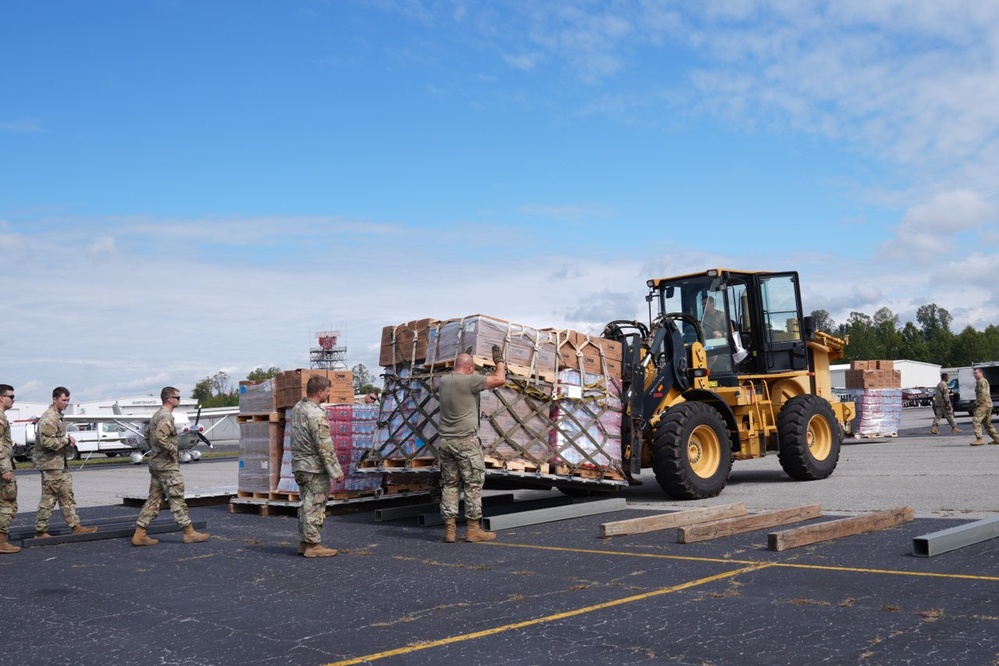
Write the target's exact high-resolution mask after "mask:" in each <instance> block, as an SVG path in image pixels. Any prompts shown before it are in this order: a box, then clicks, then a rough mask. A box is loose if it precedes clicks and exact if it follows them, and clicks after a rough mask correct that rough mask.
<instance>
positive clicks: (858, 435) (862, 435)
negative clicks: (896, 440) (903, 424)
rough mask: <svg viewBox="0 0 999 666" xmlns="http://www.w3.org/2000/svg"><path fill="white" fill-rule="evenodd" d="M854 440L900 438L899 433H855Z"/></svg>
mask: <svg viewBox="0 0 999 666" xmlns="http://www.w3.org/2000/svg"><path fill="white" fill-rule="evenodd" d="M853 437H854V439H882V438H885V437H898V433H897V432H864V433H854V434H853Z"/></svg>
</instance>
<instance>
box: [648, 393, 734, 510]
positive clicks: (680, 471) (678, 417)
mask: <svg viewBox="0 0 999 666" xmlns="http://www.w3.org/2000/svg"><path fill="white" fill-rule="evenodd" d="M652 469H653V471H654V472H655V473H656V481H657V482H658V483H659V487H660V488H662V489H663V492H665V493H666V494H667V495H669V496H670V497H673V498H675V499H685V500H686V499H704V498H706V497H714V496H715V495H717V494H718V493H720V492H721V491H722V489H723V488H725V484H726V483H728V473H729V472H730V471H731V470H732V447H731V445H730V443H729V436H728V430H726V428H725V421H724V419H722V416H721V414H719V413H718V412H717V411H716V410H715V409H713V408H711V407H710V406H708V405H705V404H702V403H699V402H684V403H681V404H679V405H676V406H674V407H670V408H669V409H668V410H667V411H666V413H665V414H664V415H663V418H662V420H660V421H659V423H658V424H657V425H656V429H655V436H654V438H653V440H652Z"/></svg>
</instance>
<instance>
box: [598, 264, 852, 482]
mask: <svg viewBox="0 0 999 666" xmlns="http://www.w3.org/2000/svg"><path fill="white" fill-rule="evenodd" d="M647 285H648V288H649V293H648V295H647V296H646V301H648V304H649V323H648V325H646V324H645V323H643V322H639V321H614V322H611V323H609V324H607V326H606V328H605V329H604V332H603V337H605V338H610V339H613V340H618V341H620V342H621V343H622V345H623V349H624V363H623V371H624V394H623V397H624V402H625V412H626V416H625V425H624V433H623V434H624V437H623V445H624V447H623V448H624V452H623V463H624V466H625V469H627V470H629V471H630V472H631V473H632V474H635V473H638V472H639V471H640V469H641V468H642V467H651V468H652V469H653V471H654V472H655V476H656V481H657V482H658V483H659V486H660V487H661V488H662V489H663V491H665V492H666V493H667V494H668V495H670V496H671V497H674V498H677V499H702V498H706V497H714V496H715V495H717V494H718V493H720V492H721V491H722V489H724V488H725V485H726V483H727V482H728V476H729V472H730V471H731V468H732V461H733V460H746V459H750V458H760V457H763V456H765V455H766V454H767V453H776V454H777V457H778V459H779V460H780V464H781V467H782V468H783V469H784V471H785V472H786V473H787V474H788V475H789V476H791V477H792V478H794V479H798V480H802V481H809V480H815V479H824V478H826V477H828V476H829V475H830V474H832V473H833V470H835V469H836V464H837V462H838V461H839V453H840V445H841V444H842V442H843V434H844V427H845V424H847V423H849V422H850V421H852V420H853V418H854V415H855V414H854V406H853V403H848V402H840V401H839V399H838V398H837V397H836V396H835V395H833V393H832V388H831V386H830V378H829V364H830V361H834V360H836V359H839V358H842V356H843V348H844V347H845V345H846V342H845V341H844V340H841V339H839V338H836V337H833V336H831V335H829V334H827V333H824V332H820V331H816V330H815V329H814V321H813V319H812V317H804V316H802V309H801V292H800V289H799V284H798V274H797V273H796V272H786V273H776V272H741V271H734V270H725V269H713V270H709V271H706V272H704V273H696V274H691V275H681V276H679V277H672V278H664V279H653V280H649V281H648V282H647Z"/></svg>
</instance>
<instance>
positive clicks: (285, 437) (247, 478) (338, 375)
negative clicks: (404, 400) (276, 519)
mask: <svg viewBox="0 0 999 666" xmlns="http://www.w3.org/2000/svg"><path fill="white" fill-rule="evenodd" d="M314 375H320V376H323V377H326V378H327V379H329V380H330V381H331V382H332V386H331V387H330V397H329V399H328V403H329V404H334V405H344V406H347V407H350V406H352V404H353V402H354V376H353V373H352V372H350V371H349V370H317V369H297V370H286V371H284V372H280V373H278V374H277V375H275V376H274V377H273V378H270V379H265V380H262V381H256V382H254V381H241V382H240V383H239V415H238V417H237V421H239V424H240V466H239V477H238V485H237V490H238V491H239V492H245V493H251V494H257V493H267V492H276V491H281V492H298V486H297V485H296V484H295V480H294V477H293V475H291V453H290V450H289V449H288V447H287V446H286V443H287V442H288V441H289V438H290V436H291V433H290V431H288V429H287V428H286V427H285V423H286V417H287V412H288V411H290V408H292V407H294V406H295V403H297V402H298V401H299V400H301V399H302V398H304V397H306V386H307V385H308V382H309V378H310V377H312V376H314ZM370 409H371V408H369V411H370ZM376 416H377V414H375V417H376ZM375 417H372V418H370V419H368V420H369V421H370V428H369V429H370V431H371V432H370V433H369V443H368V446H367V448H369V449H370V448H371V444H370V439H371V438H373V433H374V418H375ZM350 453H351V455H355V457H357V458H360V456H361V453H356V454H355V452H353V451H351V452H350ZM284 468H287V469H284ZM355 468H356V465H355ZM283 469H284V471H285V472H287V473H286V474H283V473H282V470H283ZM346 469H347V468H344V471H345V472H346ZM372 479H373V480H372ZM376 482H377V483H378V484H380V483H381V480H380V478H378V476H377V475H372V476H365V477H364V480H363V482H358V483H356V484H355V485H363V484H373V483H376ZM365 489H367V488H365ZM338 490H351V489H349V488H346V487H344V488H340V489H338Z"/></svg>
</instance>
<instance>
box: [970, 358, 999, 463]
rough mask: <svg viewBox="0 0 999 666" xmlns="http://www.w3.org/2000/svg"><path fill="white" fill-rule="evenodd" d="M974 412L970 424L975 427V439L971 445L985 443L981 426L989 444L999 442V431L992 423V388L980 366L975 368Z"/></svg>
mask: <svg viewBox="0 0 999 666" xmlns="http://www.w3.org/2000/svg"><path fill="white" fill-rule="evenodd" d="M972 372H974V374H975V413H974V415H973V416H972V418H971V425H972V427H974V429H975V441H973V442H972V443H971V445H972V446H981V445H982V444H984V443H985V440H983V439H982V426H983V425H984V426H985V432H987V433H988V435H989V437H991V438H992V441H991V442H989V444H999V432H996V427H995V426H994V425H992V389H991V387H990V386H989V380H987V379H985V376H984V375H983V374H982V369H981V368H975V369H974V370H973V371H972Z"/></svg>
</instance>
